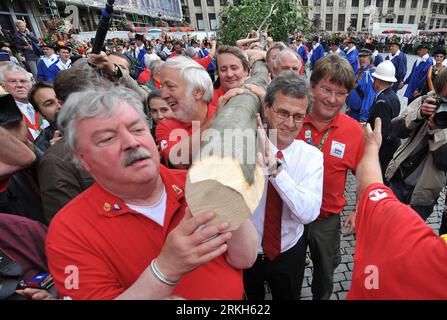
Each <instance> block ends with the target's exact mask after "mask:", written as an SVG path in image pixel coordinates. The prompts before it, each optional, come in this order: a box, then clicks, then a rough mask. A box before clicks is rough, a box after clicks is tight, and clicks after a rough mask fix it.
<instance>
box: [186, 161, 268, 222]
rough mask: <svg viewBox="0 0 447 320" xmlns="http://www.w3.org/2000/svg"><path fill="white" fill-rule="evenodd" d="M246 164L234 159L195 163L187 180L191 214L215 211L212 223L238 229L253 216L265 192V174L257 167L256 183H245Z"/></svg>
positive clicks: (187, 197)
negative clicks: (244, 167)
mask: <svg viewBox="0 0 447 320" xmlns="http://www.w3.org/2000/svg"><path fill="white" fill-rule="evenodd" d="M242 167H243V165H242V166H241V164H239V163H238V162H236V161H235V160H233V159H232V158H218V157H208V158H206V159H202V160H201V161H200V162H198V163H196V164H194V165H193V166H192V167H191V168H190V170H189V172H188V177H187V180H186V188H185V189H186V190H185V196H186V201H187V203H188V207H189V209H190V210H191V213H192V215H193V216H194V215H197V214H199V213H202V212H210V211H211V212H215V213H216V216H215V218H214V219H213V220H212V221H211V222H210V223H209V224H215V223H218V222H222V221H228V222H229V223H230V225H231V227H230V229H229V230H236V229H238V228H239V226H240V225H241V224H242V223H243V222H244V221H245V220H246V219H248V218H250V217H251V215H252V214H253V212H254V211H255V209H256V207H257V206H258V204H259V201H260V199H261V197H262V194H263V191H264V183H265V179H264V176H263V171H262V169H261V168H260V167H259V166H256V169H255V174H254V183H252V184H250V183H248V182H247V181H246V179H245V176H244V173H243V169H242Z"/></svg>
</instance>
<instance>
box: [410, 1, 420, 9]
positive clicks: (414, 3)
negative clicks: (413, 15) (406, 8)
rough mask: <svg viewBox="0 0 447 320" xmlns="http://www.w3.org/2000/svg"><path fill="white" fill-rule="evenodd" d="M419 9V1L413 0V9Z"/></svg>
mask: <svg viewBox="0 0 447 320" xmlns="http://www.w3.org/2000/svg"><path fill="white" fill-rule="evenodd" d="M417 7H418V0H411V8H413V9H414V8H417Z"/></svg>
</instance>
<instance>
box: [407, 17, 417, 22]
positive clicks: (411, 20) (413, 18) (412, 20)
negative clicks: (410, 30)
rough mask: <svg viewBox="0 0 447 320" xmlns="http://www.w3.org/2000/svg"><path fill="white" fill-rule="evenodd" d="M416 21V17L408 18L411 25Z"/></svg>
mask: <svg viewBox="0 0 447 320" xmlns="http://www.w3.org/2000/svg"><path fill="white" fill-rule="evenodd" d="M415 19H416V17H415V16H410V17H409V18H408V23H409V24H413V23H414V20H415Z"/></svg>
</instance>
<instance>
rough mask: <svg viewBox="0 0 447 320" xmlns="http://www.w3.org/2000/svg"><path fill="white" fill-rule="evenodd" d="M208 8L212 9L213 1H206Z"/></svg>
mask: <svg viewBox="0 0 447 320" xmlns="http://www.w3.org/2000/svg"><path fill="white" fill-rule="evenodd" d="M206 4H207V5H208V7H214V0H206Z"/></svg>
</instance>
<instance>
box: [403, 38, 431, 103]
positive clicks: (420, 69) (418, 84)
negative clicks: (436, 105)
mask: <svg viewBox="0 0 447 320" xmlns="http://www.w3.org/2000/svg"><path fill="white" fill-rule="evenodd" d="M417 49H418V56H419V58H418V59H417V60H416V61H415V62H414V64H413V68H412V69H411V73H410V75H409V76H408V78H407V79H406V80H405V81H404V84H408V87H407V90H405V94H404V96H405V97H407V98H408V104H410V103H412V102H413V100H414V99H416V98H417V97H419V96H420V95H421V94H422V89H423V88H424V86H425V83H426V82H427V73H428V69H429V68H430V67H431V66H432V65H433V59H432V58H431V57H430V56H429V54H428V50H429V44H428V43H427V42H422V43H421V44H419V46H418V48H417Z"/></svg>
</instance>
